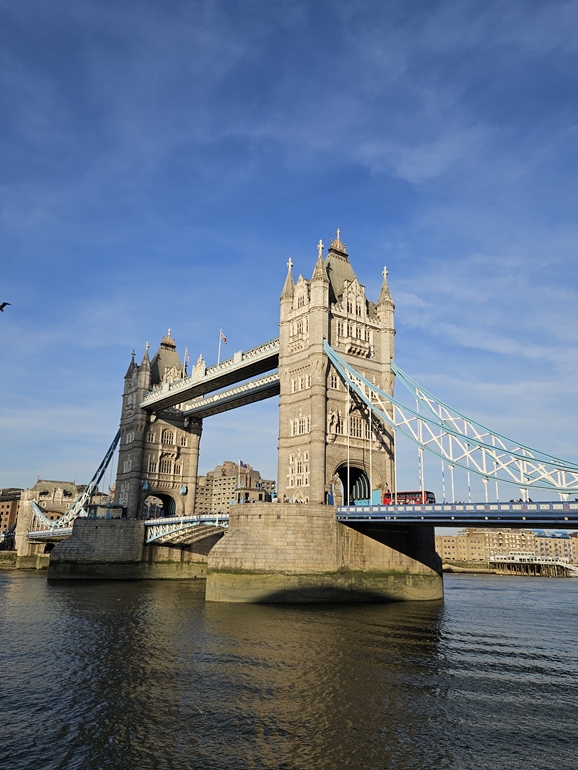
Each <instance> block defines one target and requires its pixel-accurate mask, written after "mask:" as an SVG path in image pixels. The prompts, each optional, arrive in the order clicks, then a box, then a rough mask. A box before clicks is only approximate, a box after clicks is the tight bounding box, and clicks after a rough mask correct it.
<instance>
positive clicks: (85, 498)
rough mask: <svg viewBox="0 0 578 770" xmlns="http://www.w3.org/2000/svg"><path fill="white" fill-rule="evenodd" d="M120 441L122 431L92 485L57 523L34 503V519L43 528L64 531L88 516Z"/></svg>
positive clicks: (111, 446)
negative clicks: (90, 504) (87, 509)
mask: <svg viewBox="0 0 578 770" xmlns="http://www.w3.org/2000/svg"><path fill="white" fill-rule="evenodd" d="M119 440H120V430H119V431H118V432H117V434H116V436H115V437H114V439H113V442H112V444H111V445H110V446H109V448H108V451H107V453H106V454H105V456H104V458H103V460H102V462H101V463H100V465H99V466H98V469H97V470H96V473H95V474H94V476H93V477H92V479H91V481H90V484H88V485H87V486H86V487H85V488H84V490H83V491H82V492H81V493H80V495H79V496H78V497H77V498H76V500H75V501H74V502H73V503H72V505H71V506H70V508H68V510H67V511H65V512H64V513H63V514H62V516H61V517H60V518H59V519H57V520H56V521H51V520H50V519H49V518H48V516H46V514H45V513H44V511H43V510H42V508H40V506H39V505H38V504H37V503H35V502H34V501H32V510H33V511H34V518H35V519H36V521H37V522H38V523H39V524H40V525H41V526H42V527H50V529H51V530H52V529H62V527H69V526H70V522H71V521H74V519H76V518H78V517H79V516H87V511H86V508H85V506H86V505H88V503H89V502H90V499H91V498H92V496H93V495H94V494H95V493H96V491H97V490H98V485H99V484H100V482H101V479H102V477H103V476H104V474H105V473H106V469H107V468H108V465H109V463H110V461H111V460H112V458H113V456H114V452H115V450H116V448H117V446H118V442H119Z"/></svg>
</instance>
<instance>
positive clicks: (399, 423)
mask: <svg viewBox="0 0 578 770" xmlns="http://www.w3.org/2000/svg"><path fill="white" fill-rule="evenodd" d="M324 350H325V353H326V354H327V356H328V358H329V360H330V361H331V363H332V364H333V366H334V368H335V370H336V372H337V373H338V374H339V376H340V377H341V378H342V380H343V382H344V383H345V385H346V387H348V388H349V389H350V392H351V393H352V395H353V397H354V398H355V399H356V400H357V401H358V403H361V404H362V405H364V406H365V408H367V409H368V410H369V411H371V413H373V414H374V415H375V416H376V417H377V419H378V420H379V421H380V422H381V423H383V424H385V425H386V426H388V430H389V432H393V433H394V435H397V434H398V433H401V434H402V435H403V436H405V437H406V438H408V439H409V440H410V441H412V442H413V443H415V444H416V445H417V446H418V447H419V448H420V449H421V450H424V449H425V450H427V451H428V452H429V453H430V454H433V455H435V456H436V457H438V458H439V459H440V460H443V461H445V462H447V463H448V466H449V468H450V469H451V470H452V472H453V469H454V468H455V467H460V468H462V469H463V470H465V471H467V472H468V473H474V474H476V475H477V476H480V477H481V478H482V481H483V482H484V483H485V484H487V483H488V481H489V480H490V479H495V480H498V481H500V482H504V483H506V484H511V485H514V486H516V487H518V488H520V489H521V490H524V492H525V493H526V492H527V491H528V490H529V489H530V488H536V489H544V490H548V491H549V492H554V493H558V494H560V495H561V496H564V495H565V496H568V495H570V494H576V492H578V464H577V463H573V462H570V461H568V460H561V459H560V458H557V457H554V456H552V455H548V454H546V453H545V452H542V451H539V450H534V449H530V448H529V447H527V446H525V445H523V444H520V443H518V442H515V441H513V440H511V439H508V438H506V437H505V436H502V435H501V434H499V433H496V432H495V431H491V430H490V429H488V428H485V427H484V426H483V425H481V424H480V423H477V422H475V421H473V420H470V419H469V418H467V417H465V416H464V415H462V414H461V413H460V412H457V410H455V409H452V408H451V407H449V406H447V404H444V403H443V402H441V401H439V400H438V399H436V398H435V397H434V396H432V395H431V394H430V393H428V392H427V391H426V390H424V389H423V388H421V387H420V386H419V385H417V383H416V382H415V381H414V380H412V379H411V378H410V377H408V376H407V375H405V374H404V373H403V372H402V371H401V369H400V368H399V367H398V366H396V365H395V364H394V363H393V362H392V370H393V371H394V373H395V374H396V375H397V377H398V378H399V379H400V381H401V382H402V383H403V384H404V385H405V386H406V387H407V388H408V389H409V390H410V392H411V394H412V396H414V397H415V398H416V399H417V401H418V404H421V405H422V406H423V407H424V411H423V412H422V411H417V410H414V409H411V408H410V407H408V406H406V405H405V404H402V403H401V402H400V401H398V400H397V399H395V398H393V396H390V395H389V394H388V393H385V392H384V391H383V390H381V389H380V388H378V387H377V385H375V384H373V383H371V382H369V380H367V378H365V377H364V376H363V375H362V374H360V373H359V372H358V371H357V370H356V369H354V368H353V367H352V366H350V364H348V363H347V362H346V361H345V360H344V359H343V358H341V356H340V355H339V354H338V353H336V352H335V351H334V350H333V348H331V347H330V346H329V345H328V344H327V342H324ZM522 496H523V497H524V496H525V494H523V495H522Z"/></svg>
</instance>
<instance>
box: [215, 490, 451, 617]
mask: <svg viewBox="0 0 578 770" xmlns="http://www.w3.org/2000/svg"><path fill="white" fill-rule="evenodd" d="M396 541H397V546H398V547H397V548H395V549H394V548H392V547H390V546H389V545H387V544H385V543H384V542H379V541H378V540H376V539H374V538H373V537H370V536H369V535H367V534H364V533H362V532H359V531H356V530H354V529H351V528H350V527H347V526H345V525H343V524H340V523H338V522H337V521H336V518H335V508H334V507H332V506H327V505H307V504H302V505H299V504H281V503H258V504H252V505H239V506H232V507H231V509H230V514H229V529H228V531H227V532H226V534H225V535H224V537H223V538H222V539H221V540H220V541H219V542H218V543H217V544H216V545H215V546H214V548H213V549H212V550H211V552H210V553H209V559H208V578H207V593H206V598H207V600H209V601H223V602H271V603H276V602H278V603H285V602H287V603H289V602H291V603H300V602H326V601H327V602H357V601H404V600H410V599H411V600H420V601H423V600H432V599H441V598H442V597H443V584H442V577H441V561H440V560H439V557H437V556H436V554H435V550H434V538H433V531H432V532H429V531H427V530H426V531H424V530H422V531H421V533H420V534H419V535H417V536H416V533H415V532H414V531H413V529H412V528H408V529H407V530H406V531H405V533H398V534H397V535H396ZM428 543H429V545H428Z"/></svg>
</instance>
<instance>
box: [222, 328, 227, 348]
mask: <svg viewBox="0 0 578 770" xmlns="http://www.w3.org/2000/svg"><path fill="white" fill-rule="evenodd" d="M221 339H222V340H223V342H224V343H225V345H226V344H227V338H226V337H225V335H224V334H223V330H222V329H221Z"/></svg>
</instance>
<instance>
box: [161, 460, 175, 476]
mask: <svg viewBox="0 0 578 770" xmlns="http://www.w3.org/2000/svg"><path fill="white" fill-rule="evenodd" d="M172 470H173V461H172V460H171V458H170V457H163V458H162V459H161V473H172Z"/></svg>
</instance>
